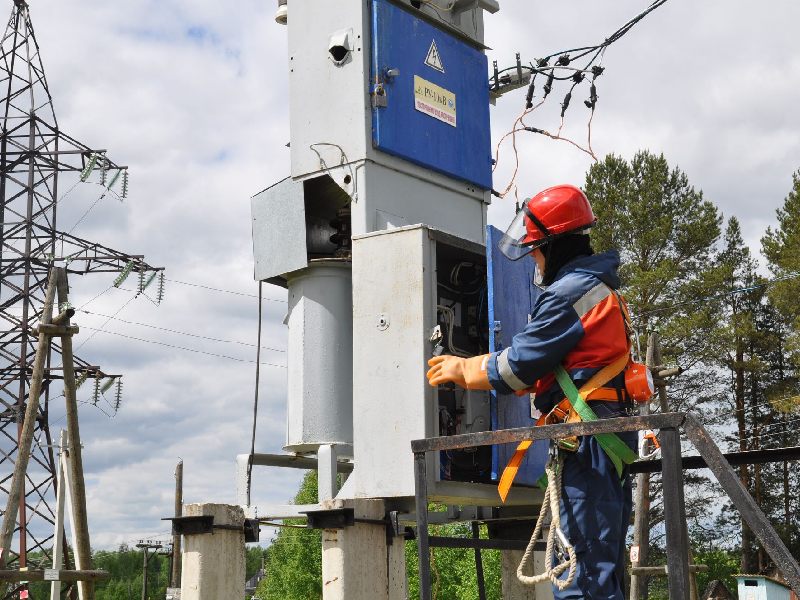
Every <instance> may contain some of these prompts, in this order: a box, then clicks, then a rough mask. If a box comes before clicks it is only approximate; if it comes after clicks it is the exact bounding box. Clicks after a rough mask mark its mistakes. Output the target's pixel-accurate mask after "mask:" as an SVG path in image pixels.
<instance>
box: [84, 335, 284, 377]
mask: <svg viewBox="0 0 800 600" xmlns="http://www.w3.org/2000/svg"><path fill="white" fill-rule="evenodd" d="M83 328H84V329H90V330H92V331H94V332H96V333H109V334H111V335H118V336H119V337H124V338H128V339H130V340H136V341H137V342H145V343H147V344H157V345H159V346H166V347H167V348H175V349H177V350H186V351H187V352H194V353H196V354H205V355H207V356H216V357H218V358H227V359H228V360H235V361H237V362H246V363H254V364H255V362H256V361H254V360H248V359H246V358H236V357H234V356H227V355H225V354H217V353H215V352H206V351H205V350H197V349H196V348H186V347H185V346H176V345H175V344H167V343H166V342H159V341H156V340H146V339H144V338H138V337H135V336H132V335H126V334H124V333H119V332H117V331H108V330H107V329H97V328H96V327H86V326H85V325H84V326H83ZM261 364H262V365H266V366H268V367H278V368H280V369H285V368H286V365H276V364H274V363H264V362H262V363H261Z"/></svg>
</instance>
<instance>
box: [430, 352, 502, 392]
mask: <svg viewBox="0 0 800 600" xmlns="http://www.w3.org/2000/svg"><path fill="white" fill-rule="evenodd" d="M488 360H489V355H488V354H484V355H482V356H473V357H472V358H461V357H459V356H448V355H442V356H434V357H433V358H432V359H430V360H429V361H428V365H430V367H431V368H430V370H429V371H428V382H429V383H430V384H431V385H433V386H436V385H439V384H441V383H447V382H450V381H452V382H454V383H456V384H457V385H460V386H461V387H463V388H466V389H470V390H491V389H492V384H490V383H489V376H488V375H487V373H486V362H487V361H488Z"/></svg>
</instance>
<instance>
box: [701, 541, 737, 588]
mask: <svg viewBox="0 0 800 600" xmlns="http://www.w3.org/2000/svg"><path fill="white" fill-rule="evenodd" d="M694 562H695V563H697V564H698V565H707V566H708V573H698V574H697V589H698V590H700V593H701V594H702V593H703V590H705V589H706V588H707V587H708V584H709V583H711V582H712V581H714V580H715V579H721V580H722V583H724V584H725V585H726V586H727V587H728V589H729V590H732V591H733V590H736V579H734V578H733V575H735V574H736V573H738V572H739V556H738V553H737V552H734V551H730V550H724V549H721V548H716V549H709V550H705V551H701V552H696V553H695V556H694Z"/></svg>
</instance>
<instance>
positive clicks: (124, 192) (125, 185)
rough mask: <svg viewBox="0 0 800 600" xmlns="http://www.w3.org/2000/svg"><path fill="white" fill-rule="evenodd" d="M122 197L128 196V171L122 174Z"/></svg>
mask: <svg viewBox="0 0 800 600" xmlns="http://www.w3.org/2000/svg"><path fill="white" fill-rule="evenodd" d="M121 195H122V199H123V200H124V199H125V198H127V197H128V171H125V172H124V173H123V174H122V194H121Z"/></svg>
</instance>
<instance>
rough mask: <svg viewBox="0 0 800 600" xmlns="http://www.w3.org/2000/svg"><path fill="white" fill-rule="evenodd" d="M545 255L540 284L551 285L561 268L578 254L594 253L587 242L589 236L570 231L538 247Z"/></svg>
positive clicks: (589, 254)
mask: <svg viewBox="0 0 800 600" xmlns="http://www.w3.org/2000/svg"><path fill="white" fill-rule="evenodd" d="M540 250H541V251H542V254H544V257H545V263H544V268H545V271H544V275H543V276H542V285H543V286H548V285H552V283H553V282H554V281H555V279H556V276H557V275H558V272H559V271H560V270H561V268H562V267H563V266H564V265H566V264H567V263H568V262H570V261H571V260H573V259H575V258H578V257H579V256H591V255H592V254H594V250H592V246H591V244H590V242H589V236H588V235H586V234H584V233H571V234H569V235H565V236H564V237H560V238H556V239H555V240H553V241H552V242H550V243H549V244H546V245H544V246H542V247H541V248H540Z"/></svg>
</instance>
